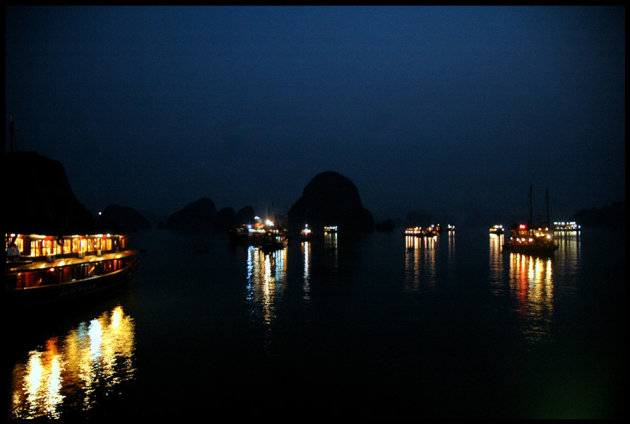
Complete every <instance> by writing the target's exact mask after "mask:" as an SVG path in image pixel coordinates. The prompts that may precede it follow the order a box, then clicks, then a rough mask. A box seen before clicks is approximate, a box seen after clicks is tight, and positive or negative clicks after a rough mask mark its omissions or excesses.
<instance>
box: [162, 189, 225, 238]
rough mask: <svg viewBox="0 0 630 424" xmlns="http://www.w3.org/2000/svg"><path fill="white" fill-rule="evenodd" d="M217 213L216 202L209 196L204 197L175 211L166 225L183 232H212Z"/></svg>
mask: <svg viewBox="0 0 630 424" xmlns="http://www.w3.org/2000/svg"><path fill="white" fill-rule="evenodd" d="M216 215H217V208H216V206H214V202H213V201H212V200H211V199H210V198H208V197H202V198H201V199H199V200H197V201H195V202H192V203H189V204H188V205H186V206H184V208H183V209H181V210H179V211H177V212H175V213H173V214H172V215H171V216H170V217H169V218H168V220H167V221H166V224H165V225H164V227H165V228H169V229H172V230H178V231H182V232H201V233H210V232H212V231H213V229H214V218H215V216H216Z"/></svg>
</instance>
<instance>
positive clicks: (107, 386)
mask: <svg viewBox="0 0 630 424" xmlns="http://www.w3.org/2000/svg"><path fill="white" fill-rule="evenodd" d="M86 326H87V323H85V322H82V323H80V324H79V325H78V326H77V328H75V329H73V330H71V331H70V332H69V333H68V334H67V335H66V337H65V339H63V342H61V343H59V340H58V338H57V337H51V338H50V339H48V340H47V341H46V343H45V348H44V349H43V350H32V351H31V352H29V354H28V359H27V360H26V362H25V363H18V364H16V365H15V366H14V368H13V379H12V405H11V416H12V417H13V418H21V419H24V418H26V419H30V418H38V417H47V418H53V419H59V418H61V416H62V409H63V408H64V407H65V408H72V407H73V405H81V409H83V410H88V409H91V408H92V407H94V406H95V404H96V401H95V394H96V393H97V391H99V392H104V393H105V394H108V393H109V392H110V391H111V390H112V388H113V387H114V386H116V385H118V384H120V383H122V382H124V381H129V380H132V379H133V378H134V374H135V366H134V360H133V359H134V358H133V356H134V343H135V341H134V333H135V329H134V322H133V319H132V318H131V317H129V316H128V315H125V313H124V311H123V309H122V307H121V306H117V307H116V308H114V309H113V310H112V311H110V312H107V311H106V312H104V313H103V314H102V315H101V316H100V317H99V318H96V319H94V320H92V321H91V322H90V323H89V327H88V328H87V330H86Z"/></svg>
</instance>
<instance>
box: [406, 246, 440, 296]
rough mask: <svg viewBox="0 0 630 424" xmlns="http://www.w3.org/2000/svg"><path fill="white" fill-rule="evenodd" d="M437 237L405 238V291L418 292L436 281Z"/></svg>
mask: <svg viewBox="0 0 630 424" xmlns="http://www.w3.org/2000/svg"><path fill="white" fill-rule="evenodd" d="M437 240H438V238H437V237H422V238H419V237H415V236H405V247H406V249H405V289H406V290H408V291H420V290H422V288H426V287H432V286H433V285H434V284H435V279H436V267H435V264H436V260H435V255H436V250H437V248H438V241H437Z"/></svg>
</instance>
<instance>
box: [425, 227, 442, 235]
mask: <svg viewBox="0 0 630 424" xmlns="http://www.w3.org/2000/svg"><path fill="white" fill-rule="evenodd" d="M441 232H442V230H441V229H440V224H437V225H431V226H429V227H428V228H427V229H426V230H424V236H425V237H436V236H437V235H438V234H440V233H441Z"/></svg>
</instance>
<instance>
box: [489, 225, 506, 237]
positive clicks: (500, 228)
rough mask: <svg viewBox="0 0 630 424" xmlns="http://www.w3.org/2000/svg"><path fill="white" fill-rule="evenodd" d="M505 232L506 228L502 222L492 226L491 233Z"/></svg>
mask: <svg viewBox="0 0 630 424" xmlns="http://www.w3.org/2000/svg"><path fill="white" fill-rule="evenodd" d="M504 233H505V229H504V228H503V225H501V224H495V225H493V226H492V227H490V234H497V235H500V234H504Z"/></svg>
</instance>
